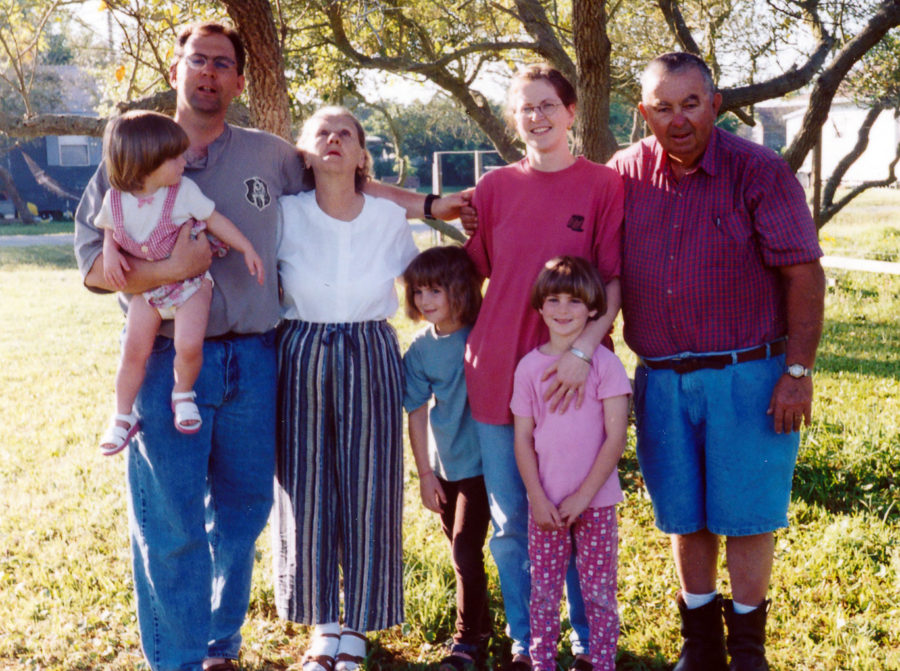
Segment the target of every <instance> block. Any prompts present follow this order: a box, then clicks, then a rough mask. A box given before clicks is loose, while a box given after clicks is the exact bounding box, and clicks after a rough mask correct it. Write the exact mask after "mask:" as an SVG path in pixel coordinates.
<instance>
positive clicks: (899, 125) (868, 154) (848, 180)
mask: <svg viewBox="0 0 900 671" xmlns="http://www.w3.org/2000/svg"><path fill="white" fill-rule="evenodd" d="M805 111H806V110H805V109H803V110H798V111H796V112H792V113H790V114H787V115H786V116H785V118H784V121H785V135H786V139H787V143H788V144H790V143H791V142H792V141H793V139H794V137H795V136H796V135H797V133H799V132H800V126H801V124H802V123H803V114H804V112H805ZM867 113H868V109H867V108H865V107H862V106H860V105H858V104H857V103H855V102H853V101H852V100H848V99H846V98H836V99H835V100H834V102H833V103H832V104H831V110H830V111H829V113H828V119H827V120H826V121H825V124H824V125H823V126H822V175H823V177H824V178H826V179H827V178H828V176H829V175H830V174H831V173H832V172H834V168H835V166H836V165H837V164H838V162H839V161H840V160H841V159H842V158H844V156H846V155H847V154H848V153H849V152H850V150H851V149H853V147H854V146H855V145H856V141H857V140H858V138H859V129H860V127H861V126H862V124H863V121H864V120H865V118H866V114H867ZM898 143H900V119H898V118H896V117H894V113H893V111H892V110H885V111H884V112H882V113H881V114H880V115H879V116H878V119H876V121H875V124H874V125H873V126H872V129H871V131H870V132H869V145H868V146H867V147H866V151H865V152H864V153H863V155H862V156H860V157H859V158H858V159H856V161H855V162H854V163H853V165H852V166H850V169H849V170H848V171H847V173H846V174H845V175H844V179H843V184H845V185H855V184H860V183H861V182H868V181H871V180H880V179H884V178H885V177H887V170H888V165H890V162H891V161H892V160H893V159H894V156H895V155H896V153H897V144H898ZM801 171H802V172H806V173H811V172H812V153H810V154H809V155H808V156H807V157H806V160H805V161H804V163H803V167H802V168H801Z"/></svg>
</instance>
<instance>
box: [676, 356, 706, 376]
mask: <svg viewBox="0 0 900 671" xmlns="http://www.w3.org/2000/svg"><path fill="white" fill-rule="evenodd" d="M699 368H700V363H699V361H698V360H697V358H696V357H687V358H684V359H678V360H676V361H674V362H673V363H672V370H674V371H675V372H676V373H678V374H679V375H684V374H685V373H693V372H694V371H695V370H698V369H699Z"/></svg>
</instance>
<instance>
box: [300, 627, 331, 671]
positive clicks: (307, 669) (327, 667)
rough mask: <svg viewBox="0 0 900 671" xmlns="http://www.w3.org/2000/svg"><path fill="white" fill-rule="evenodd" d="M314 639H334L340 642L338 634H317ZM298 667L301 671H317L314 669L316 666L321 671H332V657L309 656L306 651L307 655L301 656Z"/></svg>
mask: <svg viewBox="0 0 900 671" xmlns="http://www.w3.org/2000/svg"><path fill="white" fill-rule="evenodd" d="M316 638H336V639H338V640H340V638H341V636H340V634H318V635H317V636H316ZM300 666H301V668H302V669H303V671H319V670H318V669H316V666H318V667H319V668H320V669H322V671H334V656H332V655H311V654H310V653H309V652H308V651H307V653H306V654H305V655H303V659H302V660H301V662H300Z"/></svg>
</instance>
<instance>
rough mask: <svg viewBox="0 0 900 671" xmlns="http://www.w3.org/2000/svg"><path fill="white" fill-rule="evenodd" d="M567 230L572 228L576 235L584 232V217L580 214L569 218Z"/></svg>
mask: <svg viewBox="0 0 900 671" xmlns="http://www.w3.org/2000/svg"><path fill="white" fill-rule="evenodd" d="M566 228H571V229H572V230H573V231H575V232H576V233H583V232H584V217H582V216H581V215H580V214H573V215H572V216H571V217H569V223H568V224H566Z"/></svg>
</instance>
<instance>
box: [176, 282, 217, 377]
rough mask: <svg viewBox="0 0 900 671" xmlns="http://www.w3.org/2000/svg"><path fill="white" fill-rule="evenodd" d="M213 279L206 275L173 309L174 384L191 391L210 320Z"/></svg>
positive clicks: (201, 364)
mask: <svg viewBox="0 0 900 671" xmlns="http://www.w3.org/2000/svg"><path fill="white" fill-rule="evenodd" d="M211 299H212V283H211V282H210V281H209V280H208V279H205V280H203V282H202V283H201V284H200V288H199V289H198V290H197V292H196V293H195V294H194V295H193V296H191V297H190V298H189V299H188V300H187V302H186V303H185V304H184V305H182V306H181V307H179V308H178V309H177V310H176V311H175V388H174V389H173V392H176V393H177V392H185V391H191V390H192V389H193V388H194V383H195V382H196V381H197V377H198V376H199V375H200V368H201V367H202V366H203V338H204V337H205V336H206V323H207V322H208V321H209V303H210V300H211Z"/></svg>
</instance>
